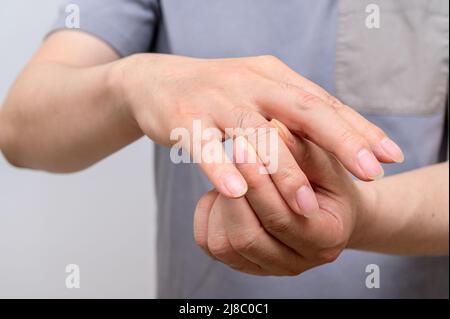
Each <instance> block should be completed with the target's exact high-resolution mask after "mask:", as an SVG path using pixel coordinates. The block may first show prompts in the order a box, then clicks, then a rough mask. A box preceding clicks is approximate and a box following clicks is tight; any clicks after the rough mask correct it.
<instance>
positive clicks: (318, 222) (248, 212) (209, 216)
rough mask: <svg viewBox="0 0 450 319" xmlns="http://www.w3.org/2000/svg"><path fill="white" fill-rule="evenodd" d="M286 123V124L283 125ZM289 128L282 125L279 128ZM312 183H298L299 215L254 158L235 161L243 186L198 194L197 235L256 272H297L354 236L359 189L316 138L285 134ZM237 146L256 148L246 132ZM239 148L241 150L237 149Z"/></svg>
mask: <svg viewBox="0 0 450 319" xmlns="http://www.w3.org/2000/svg"><path fill="white" fill-rule="evenodd" d="M284 129H285V128H284ZM289 134H290V133H289V132H288V131H287V130H284V133H283V135H285V136H287V135H289ZM285 140H287V141H293V142H292V143H289V142H288V143H289V144H288V146H289V149H290V150H291V151H292V154H293V155H294V157H295V159H296V160H297V161H298V163H299V165H300V166H301V167H302V169H303V171H304V172H305V174H306V176H307V177H308V179H309V181H310V182H311V184H312V185H313V189H314V192H315V195H316V197H317V200H318V205H317V204H316V202H315V201H314V200H313V199H314V194H313V190H312V189H311V188H308V187H306V186H305V187H304V188H303V189H302V190H301V191H300V195H299V197H300V201H299V202H300V208H301V210H302V212H301V213H302V214H303V215H307V216H308V217H309V218H306V217H305V216H302V215H298V214H296V213H295V212H293V211H292V210H291V209H290V208H289V207H288V205H286V203H285V201H284V200H283V198H282V197H281V195H280V193H279V192H278V191H277V189H276V187H275V185H274V183H273V182H272V180H271V178H270V175H263V174H260V173H259V171H258V170H259V169H260V167H264V166H263V164H262V163H261V162H260V161H257V162H256V163H253V164H252V163H244V164H238V169H239V170H240V172H241V173H242V175H243V176H244V178H245V179H246V180H247V183H248V185H249V190H248V193H247V195H246V196H245V197H243V198H239V199H229V198H226V197H224V196H222V195H220V194H218V193H217V192H216V191H211V192H209V193H207V194H206V195H204V196H203V197H202V198H201V199H200V201H199V202H198V205H197V208H196V211H195V217H194V237H195V240H196V242H197V243H198V245H200V247H202V248H203V249H204V250H205V251H206V252H207V253H208V254H209V255H211V256H213V257H214V258H216V259H218V260H220V261H221V262H223V263H225V264H226V265H229V266H230V267H232V268H234V269H237V270H239V271H242V272H246V273H250V274H258V275H297V274H300V273H302V272H304V271H305V270H307V269H310V268H312V267H315V266H318V265H321V264H323V263H327V262H331V261H333V260H335V259H336V258H337V257H338V256H339V254H340V252H341V251H342V250H343V249H344V248H345V247H346V246H347V245H348V244H349V241H350V240H354V239H355V238H356V236H357V235H356V234H357V233H358V232H359V231H356V230H357V229H358V230H359V226H358V220H357V217H358V215H357V212H359V211H361V209H362V208H361V207H362V198H363V197H362V193H361V192H360V190H359V188H358V187H357V185H356V183H354V182H353V181H352V179H351V177H350V176H349V175H348V173H347V172H346V170H345V169H344V168H343V167H342V166H341V164H340V163H339V162H338V161H337V160H336V159H335V158H334V157H333V156H332V155H331V154H329V153H327V152H325V151H323V150H322V149H320V148H319V147H317V146H316V145H314V144H313V143H311V142H309V141H307V140H304V139H299V138H295V139H294V138H289V139H285ZM235 152H236V154H242V153H244V154H248V156H253V153H254V152H255V151H254V149H253V148H252V146H251V145H249V144H248V143H247V142H246V141H245V139H243V138H241V137H238V138H237V139H236V143H235ZM241 156H242V155H241Z"/></svg>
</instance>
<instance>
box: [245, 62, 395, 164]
mask: <svg viewBox="0 0 450 319" xmlns="http://www.w3.org/2000/svg"><path fill="white" fill-rule="evenodd" d="M249 63H250V64H251V65H252V67H253V69H254V70H255V71H256V72H257V73H258V74H260V75H261V76H264V77H266V78H267V79H271V80H273V81H276V82H279V83H284V85H292V86H296V87H298V88H301V89H303V90H304V91H306V92H308V93H310V94H313V95H316V96H318V97H319V98H320V99H322V100H323V101H324V102H325V103H327V104H328V105H330V106H331V107H333V108H335V109H336V110H337V111H338V113H339V114H340V115H341V117H342V118H343V119H344V120H345V121H347V123H348V124H349V125H350V126H352V127H353V128H354V129H355V130H356V131H357V132H358V133H359V134H361V135H362V136H364V137H365V138H366V139H367V141H368V142H369V145H370V146H371V149H372V151H373V152H374V154H375V156H376V157H377V158H378V159H379V160H380V161H383V162H385V163H389V162H403V160H404V155H403V153H402V151H401V149H400V147H399V146H398V145H397V144H395V143H394V142H393V141H392V140H391V139H389V138H388V137H387V136H386V134H385V133H384V132H383V131H382V130H381V129H380V128H379V127H377V126H376V125H374V124H373V123H371V122H369V121H368V120H366V119H365V118H364V117H363V116H361V115H360V114H359V113H358V112H356V111H355V110H353V109H352V108H350V107H349V106H346V105H344V104H343V103H341V102H340V101H339V100H338V99H337V98H336V97H334V96H332V95H330V94H329V93H328V92H327V91H326V90H325V89H323V88H322V87H321V86H319V85H317V84H316V83H314V82H312V81H310V80H308V79H307V78H305V77H302V76H301V75H300V74H298V73H297V72H295V71H294V70H292V69H291V68H289V66H287V65H286V64H285V63H283V62H282V61H280V60H279V59H277V58H275V57H270V56H261V57H259V58H258V59H254V58H253V59H249Z"/></svg>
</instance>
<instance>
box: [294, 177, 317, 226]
mask: <svg viewBox="0 0 450 319" xmlns="http://www.w3.org/2000/svg"><path fill="white" fill-rule="evenodd" d="M295 195H296V199H297V204H298V206H299V207H300V210H301V213H302V215H303V216H305V217H307V218H311V217H313V216H314V215H315V214H317V213H318V211H319V204H318V203H317V199H316V195H315V194H314V191H313V190H312V189H311V187H309V186H307V185H304V186H302V187H300V188H299V189H298V190H297V192H296V194H295Z"/></svg>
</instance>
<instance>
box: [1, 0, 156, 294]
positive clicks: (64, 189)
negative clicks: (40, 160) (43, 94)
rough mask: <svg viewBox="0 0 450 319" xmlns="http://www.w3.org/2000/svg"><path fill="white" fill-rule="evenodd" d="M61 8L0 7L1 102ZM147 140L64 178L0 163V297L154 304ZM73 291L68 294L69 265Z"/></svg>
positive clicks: (42, 4)
mask: <svg viewBox="0 0 450 319" xmlns="http://www.w3.org/2000/svg"><path fill="white" fill-rule="evenodd" d="M59 2H60V1H59V0H41V1H30V0H3V1H2V3H1V4H0V101H4V98H5V96H6V94H7V90H8V89H9V87H10V85H11V84H12V82H13V81H14V78H15V77H16V76H17V75H18V73H19V72H20V70H21V68H23V66H24V64H25V63H26V61H27V60H28V59H29V58H30V56H31V55H32V53H33V52H34V51H35V50H36V48H37V47H38V46H39V45H40V43H41V41H42V39H43V36H44V35H45V34H46V32H47V31H48V29H49V27H50V26H51V24H52V22H53V20H54V18H55V16H56V13H57V7H58V4H59ZM151 154H152V146H151V142H150V141H148V140H145V139H142V140H140V141H139V142H137V143H135V144H133V145H131V146H129V147H127V148H126V149H124V150H123V151H121V152H119V153H117V154H115V155H113V156H112V157H109V158H107V159H106V160H104V161H102V162H101V163H99V164H97V165H95V166H94V167H92V168H90V169H88V170H86V171H84V172H81V173H77V174H72V175H59V176H57V175H50V174H46V173H42V172H32V171H28V170H19V169H15V168H12V167H11V166H9V165H8V164H7V162H6V161H5V160H4V159H3V157H2V156H0V298H102V297H103V298H152V297H154V296H155V262H154V261H155V260H154V258H155V257H154V256H155V248H154V243H155V240H154V237H155V227H154V226H155V225H154V223H155V210H154V204H155V196H154V188H153V174H152V168H153V162H152V156H151ZM72 263H73V264H78V265H79V266H80V270H81V288H80V289H67V288H66V286H65V278H66V276H67V275H68V274H66V273H65V266H66V265H67V264H72Z"/></svg>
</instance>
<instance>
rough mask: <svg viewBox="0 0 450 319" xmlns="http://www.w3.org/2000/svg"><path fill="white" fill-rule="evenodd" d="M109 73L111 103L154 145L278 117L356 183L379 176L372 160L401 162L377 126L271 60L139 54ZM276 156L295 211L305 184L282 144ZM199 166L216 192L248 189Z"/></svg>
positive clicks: (236, 176)
mask: <svg viewBox="0 0 450 319" xmlns="http://www.w3.org/2000/svg"><path fill="white" fill-rule="evenodd" d="M113 74H115V75H114V76H113V78H114V81H113V82H114V83H116V85H117V87H118V90H116V91H117V93H118V94H117V98H118V99H122V100H123V105H125V106H126V108H125V110H126V112H127V113H129V115H130V116H131V117H132V118H133V120H135V121H136V123H137V124H138V125H139V127H140V129H141V130H142V131H143V132H144V133H145V134H147V135H148V136H149V137H150V138H151V139H153V140H154V141H155V142H157V143H159V144H163V145H166V146H170V145H173V144H174V143H175V141H171V140H170V136H171V131H172V130H173V129H175V128H187V129H189V131H190V133H191V134H192V127H193V120H194V119H198V120H201V121H202V127H203V128H206V127H213V128H217V129H218V130H219V131H220V132H221V133H222V134H223V132H224V130H225V129H226V128H236V127H238V128H264V127H267V126H268V125H269V124H268V123H269V122H268V119H271V118H278V119H280V120H281V121H282V122H284V123H285V124H286V125H287V126H288V127H289V129H290V130H291V131H293V132H295V133H296V134H298V135H301V136H307V137H308V139H310V140H312V141H314V142H315V143H316V144H317V145H319V146H321V147H322V148H324V149H325V150H327V151H329V152H331V153H332V154H334V155H335V156H336V157H337V158H338V159H339V160H340V161H341V162H342V163H343V165H344V166H345V167H346V168H347V169H348V170H350V172H352V173H353V174H354V175H355V176H357V177H359V178H360V179H363V180H372V179H375V178H376V177H378V176H379V175H381V174H382V168H381V166H380V164H379V162H378V161H381V162H393V161H401V160H402V156H403V155H402V153H401V151H400V149H399V148H398V146H396V145H395V144H394V143H393V142H392V141H391V140H389V139H388V138H387V137H386V135H385V134H384V133H383V132H382V131H381V130H380V129H379V128H378V127H376V126H375V125H373V124H371V123H370V122H368V121H366V120H365V119H364V118H363V117H361V116H360V115H359V114H357V113H356V112H354V111H353V110H351V109H350V108H349V107H347V106H345V105H343V104H341V103H340V102H339V101H337V100H336V99H335V98H333V97H331V96H330V95H329V94H328V93H327V92H326V91H324V90H323V89H322V88H320V87H319V86H317V85H315V84H314V83H312V82H310V81H308V80H307V79H305V78H303V77H301V76H300V75H298V74H297V73H295V72H294V71H292V70H291V69H290V68H289V67H288V66H286V65H285V64H283V63H282V62H281V61H279V60H278V59H276V58H274V57H270V56H262V57H251V58H237V59H217V60H206V59H194V58H186V57H179V56H172V55H156V54H141V55H135V56H132V57H129V58H126V59H123V60H122V61H120V62H119V63H118V64H117V65H116V66H115V71H114V72H113ZM222 137H223V136H222ZM220 139H221V138H217V137H212V140H211V141H208V143H213V144H214V145H215V147H217V148H221V147H222V145H221V143H220V142H221V141H220ZM191 140H192V139H191ZM203 142H204V143H205V141H203ZM185 146H186V145H185ZM186 147H187V148H188V149H189V147H188V146H186ZM255 148H256V152H257V153H258V154H259V155H261V154H260V151H259V149H258V147H255ZM192 155H193V156H196V154H192ZM279 158H280V160H281V161H282V163H281V164H280V173H279V174H278V175H273V176H272V177H273V180H274V184H275V185H276V187H277V189H278V191H279V192H280V194H281V196H283V198H284V199H285V200H286V202H287V203H288V205H289V206H290V207H291V209H293V210H295V211H298V205H297V203H296V199H295V197H296V192H297V191H298V190H299V189H300V188H301V187H302V186H305V185H306V186H309V183H308V182H307V179H306V177H305V175H304V174H303V172H302V171H301V170H300V168H299V166H298V165H297V163H296V161H295V159H294V158H293V157H292V155H291V154H290V152H289V151H288V149H287V148H286V147H285V146H281V147H280V150H279ZM377 159H378V160H377ZM199 165H200V167H201V168H202V170H203V171H204V172H205V174H206V175H207V177H208V178H209V180H210V181H211V182H212V184H213V185H214V186H215V187H216V189H217V191H218V192H220V193H221V194H224V195H225V196H227V197H239V196H242V195H244V194H245V192H246V191H247V184H246V182H245V180H244V179H243V177H242V175H241V174H240V173H239V171H238V170H237V169H236V167H235V165H233V164H232V163H231V161H228V160H226V161H224V162H222V163H205V162H202V163H199ZM286 176H290V178H289V182H286V178H285V177H286ZM281 181H283V182H281Z"/></svg>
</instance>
